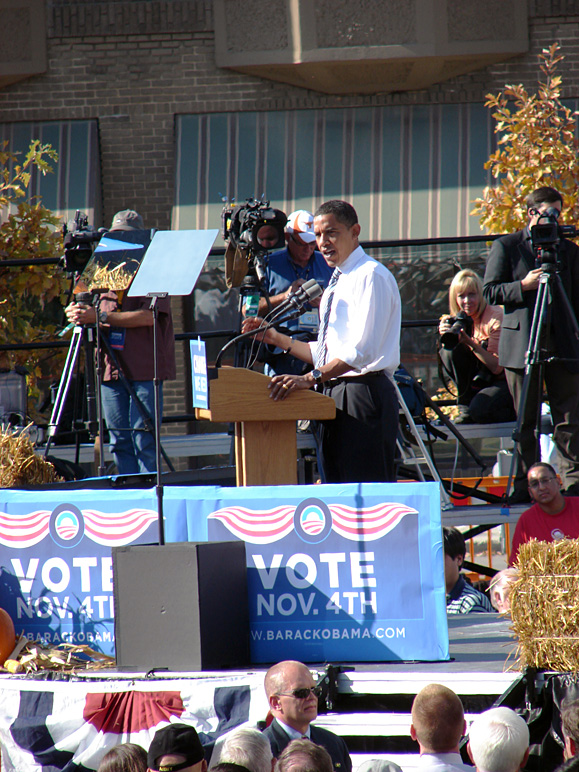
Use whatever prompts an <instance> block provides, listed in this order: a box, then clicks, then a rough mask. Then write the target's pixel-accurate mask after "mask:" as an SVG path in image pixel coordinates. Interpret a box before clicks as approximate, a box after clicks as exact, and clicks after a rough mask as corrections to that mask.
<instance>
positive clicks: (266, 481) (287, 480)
mask: <svg viewBox="0 0 579 772" xmlns="http://www.w3.org/2000/svg"><path fill="white" fill-rule="evenodd" d="M235 451H236V456H237V459H236V461H237V484H238V485H297V482H298V472H297V453H298V451H297V442H296V423H295V421H245V422H243V423H238V424H236V437H235Z"/></svg>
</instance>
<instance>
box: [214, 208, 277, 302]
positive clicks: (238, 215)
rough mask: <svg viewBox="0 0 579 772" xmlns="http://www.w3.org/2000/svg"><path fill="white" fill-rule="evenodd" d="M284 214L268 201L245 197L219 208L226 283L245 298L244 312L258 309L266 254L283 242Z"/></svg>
mask: <svg viewBox="0 0 579 772" xmlns="http://www.w3.org/2000/svg"><path fill="white" fill-rule="evenodd" d="M286 223H287V217H286V215H285V214H284V212H282V211H281V210H279V209H274V208H273V207H271V206H270V205H269V201H265V200H263V199H256V198H248V199H247V201H246V202H245V204H240V205H239V206H235V207H233V206H232V205H231V203H226V204H225V206H224V207H223V210H222V212H221V224H222V231H221V233H222V236H223V239H224V240H225V241H226V242H228V245H227V250H226V252H225V281H226V283H227V286H228V287H239V288H240V294H241V295H242V296H243V297H244V298H246V299H247V300H246V303H245V313H246V315H247V316H251V315H255V314H256V313H257V304H258V303H259V297H260V295H261V294H263V293H262V290H261V284H262V281H263V279H264V277H265V263H264V261H265V256H266V255H267V253H268V251H270V250H272V249H282V248H283V247H284V246H285V233H284V228H285V225H286Z"/></svg>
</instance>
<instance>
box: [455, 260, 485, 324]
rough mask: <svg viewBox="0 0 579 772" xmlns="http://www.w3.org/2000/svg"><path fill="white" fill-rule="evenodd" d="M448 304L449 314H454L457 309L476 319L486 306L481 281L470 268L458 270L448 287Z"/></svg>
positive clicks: (456, 312)
mask: <svg viewBox="0 0 579 772" xmlns="http://www.w3.org/2000/svg"><path fill="white" fill-rule="evenodd" d="M448 305H449V308H450V313H451V316H456V315H457V314H458V312H459V311H464V313H465V314H467V315H468V316H470V317H472V318H473V319H478V318H479V316H480V315H481V314H482V313H483V311H484V310H485V308H486V306H487V302H486V300H485V299H484V297H483V283H482V279H481V278H480V276H478V275H477V274H476V273H475V272H474V271H471V270H470V268H466V269H465V270H464V271H459V272H458V273H457V274H456V275H455V277H454V278H453V280H452V281H451V283H450V287H449V288H448Z"/></svg>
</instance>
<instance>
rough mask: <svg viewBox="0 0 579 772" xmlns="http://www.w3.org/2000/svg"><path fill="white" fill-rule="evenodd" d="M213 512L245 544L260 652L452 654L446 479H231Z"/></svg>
mask: <svg viewBox="0 0 579 772" xmlns="http://www.w3.org/2000/svg"><path fill="white" fill-rule="evenodd" d="M206 505H207V502H205V506H204V507H203V509H204V511H207V509H208V507H207V506H206ZM207 522H208V538H209V540H210V541H222V540H227V539H232V538H233V539H241V540H243V541H245V544H246V553H247V566H248V582H249V603H250V625H251V646H252V662H254V663H256V664H257V663H269V662H275V661H278V660H280V659H285V658H291V659H299V660H301V661H304V662H324V661H330V660H341V661H345V662H348V661H350V662H354V661H356V662H371V661H397V660H430V661H434V660H446V659H448V658H449V653H448V628H447V622H446V600H445V587H444V564H443V547H442V531H441V520H440V490H439V486H438V484H437V483H405V484H365V485H353V484H352V485H316V486H277V487H275V488H241V489H240V488H237V489H226V488H223V489H220V502H219V506H218V508H216V509H215V511H213V512H211V513H210V514H209V515H208V520H207Z"/></svg>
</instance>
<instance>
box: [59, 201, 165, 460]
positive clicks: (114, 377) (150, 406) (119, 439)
mask: <svg viewBox="0 0 579 772" xmlns="http://www.w3.org/2000/svg"><path fill="white" fill-rule="evenodd" d="M133 230H144V225H143V218H142V217H141V215H140V214H138V213H137V212H135V211H133V210H131V209H126V210H124V211H122V212H117V214H116V215H115V216H114V217H113V222H112V225H111V231H133ZM122 295H123V297H122V300H119V299H118V296H117V293H116V292H108V293H107V294H106V295H103V296H102V298H101V303H100V307H99V324H100V325H101V327H102V330H103V334H105V335H108V338H109V344H110V346H111V348H113V349H114V351H115V355H116V359H117V362H118V365H119V368H120V371H119V369H118V368H117V366H116V364H115V362H114V361H113V360H112V358H111V357H110V356H109V355H108V354H105V355H104V357H103V359H104V376H103V383H102V388H101V395H102V405H103V413H104V417H105V420H106V423H107V427H108V430H109V434H110V439H111V446H110V447H111V453H112V454H113V457H114V459H115V463H116V466H117V471H118V473H119V474H138V473H145V472H155V471H156V469H157V458H156V450H155V438H154V435H153V433H152V432H151V431H149V430H147V429H146V424H145V419H144V418H143V416H142V414H141V411H140V410H139V408H138V406H137V404H136V400H134V399H133V397H132V395H131V393H130V392H129V390H128V389H127V386H126V385H125V381H129V382H130V383H131V385H132V387H133V389H134V392H135V395H136V397H137V399H138V400H139V401H140V403H141V405H142V406H143V408H144V409H145V411H146V413H147V414H148V417H149V418H150V419H151V424H152V421H153V417H154V415H155V391H154V384H153V379H154V376H155V373H154V356H153V324H154V317H153V312H152V311H151V309H150V305H151V299H150V298H146V297H141V298H139V297H127V294H126V292H123V293H122ZM157 309H158V330H157V335H158V346H157V351H158V376H159V380H160V381H161V384H160V388H161V412H162V404H163V402H162V398H163V392H162V387H163V383H162V382H163V381H165V380H172V379H174V378H175V377H176V376H175V336H174V334H173V321H172V317H171V300H170V298H168V297H166V298H159V301H158V306H157ZM66 316H67V318H68V320H69V321H70V322H74V323H75V324H95V322H96V309H95V308H94V307H93V306H87V305H86V304H83V303H71V304H70V305H69V306H67V308H66Z"/></svg>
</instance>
